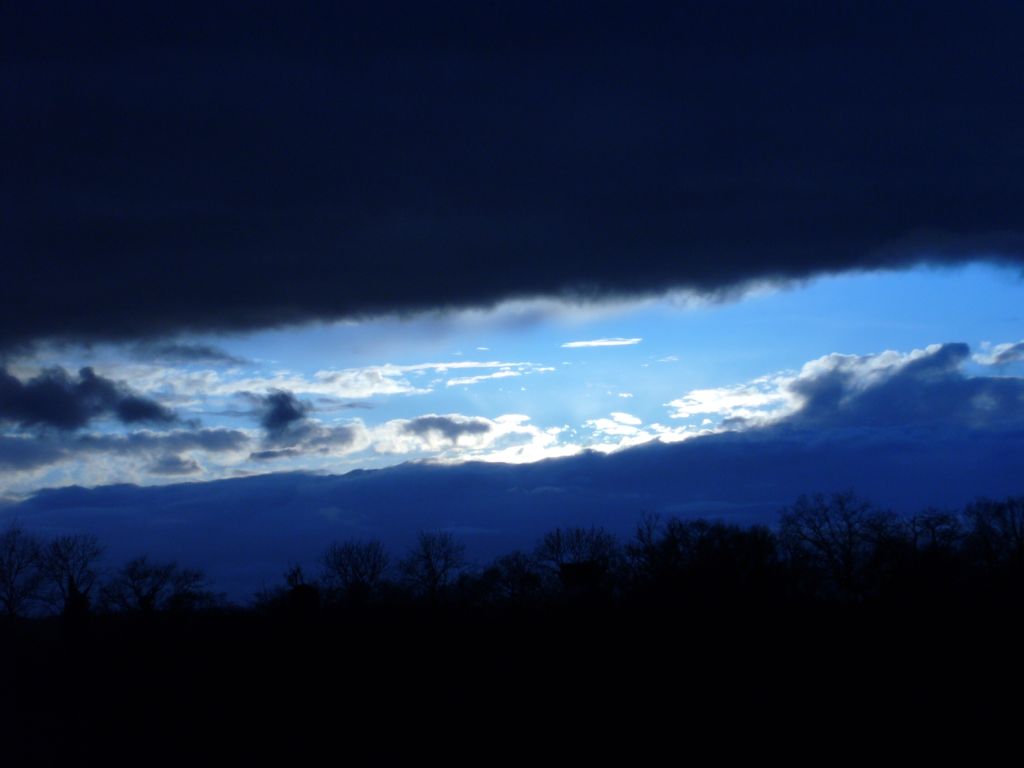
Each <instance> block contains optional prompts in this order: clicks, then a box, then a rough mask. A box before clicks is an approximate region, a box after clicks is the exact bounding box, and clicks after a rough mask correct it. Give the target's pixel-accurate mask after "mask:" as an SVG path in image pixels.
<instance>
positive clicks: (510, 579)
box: [481, 552, 543, 603]
mask: <svg viewBox="0 0 1024 768" xmlns="http://www.w3.org/2000/svg"><path fill="white" fill-rule="evenodd" d="M481 580H482V581H483V582H484V583H485V584H486V586H487V588H488V590H489V591H490V593H491V594H492V595H493V596H494V597H496V598H497V599H499V600H508V601H510V602H513V603H525V602H528V601H530V600H532V599H534V598H536V597H537V596H538V595H539V594H540V592H541V587H542V586H543V583H542V579H541V575H540V573H538V571H537V561H536V560H535V559H534V558H533V557H531V556H530V555H528V554H526V553H525V552H513V553H511V554H508V555H503V556H502V557H499V558H498V559H496V560H495V561H494V562H493V563H491V565H490V566H489V567H488V568H487V569H486V570H485V571H484V573H483V575H482V577H481Z"/></svg>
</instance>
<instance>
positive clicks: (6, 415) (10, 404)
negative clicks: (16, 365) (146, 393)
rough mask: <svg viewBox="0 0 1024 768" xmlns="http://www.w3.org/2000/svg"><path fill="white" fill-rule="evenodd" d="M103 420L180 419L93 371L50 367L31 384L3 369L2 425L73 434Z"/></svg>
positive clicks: (165, 421)
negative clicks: (10, 424)
mask: <svg viewBox="0 0 1024 768" xmlns="http://www.w3.org/2000/svg"><path fill="white" fill-rule="evenodd" d="M104 416H109V417H114V418H116V419H117V420H118V421H120V422H122V423H124V424H136V423H139V422H149V423H153V424H170V423H172V422H174V421H176V420H177V417H176V416H175V415H174V413H173V411H170V410H168V409H167V408H165V407H164V406H162V405H160V403H158V402H156V401H155V400H150V399H149V398H145V397H141V396H139V395H136V394H133V393H132V392H131V391H130V390H129V389H128V388H127V387H126V386H125V385H124V384H121V383H119V382H115V381H112V380H110V379H107V378H104V377H103V376H100V375H98V374H97V373H96V372H95V371H93V369H92V368H82V369H80V370H79V371H78V376H77V377H73V376H71V375H69V374H68V372H67V371H65V370H64V369H63V368H48V369H46V370H44V371H42V372H41V373H39V374H38V375H37V376H35V377H33V378H31V379H28V380H26V381H22V380H21V379H19V378H17V377H16V376H14V375H12V374H11V373H9V372H8V371H7V370H6V369H4V368H0V424H2V423H4V422H9V423H14V424H17V425H18V426H21V427H55V428H57V429H65V430H71V429H78V428H80V427H84V426H85V425H87V424H88V423H89V422H90V421H92V420H93V419H97V418H100V417H104Z"/></svg>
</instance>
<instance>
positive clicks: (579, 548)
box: [534, 527, 619, 596]
mask: <svg viewBox="0 0 1024 768" xmlns="http://www.w3.org/2000/svg"><path fill="white" fill-rule="evenodd" d="M534 556H535V557H536V559H537V562H539V563H541V564H543V565H546V566H547V567H548V568H549V569H550V570H551V571H553V572H555V573H557V575H558V579H559V582H560V583H561V585H562V588H563V589H564V590H565V591H566V592H568V593H569V594H571V595H576V596H585V595H586V596H592V595H594V594H596V593H598V592H600V591H602V590H603V589H604V588H605V587H606V586H607V581H608V577H609V575H610V574H611V573H612V571H613V569H614V567H615V565H616V564H617V562H618V559H619V545H618V542H616V540H615V536H613V535H612V534H611V533H609V532H608V531H606V530H604V529H603V528H595V527H591V528H556V529H555V530H553V531H550V532H548V533H546V534H545V535H544V538H543V539H541V541H540V544H538V545H537V550H536V552H535V553H534Z"/></svg>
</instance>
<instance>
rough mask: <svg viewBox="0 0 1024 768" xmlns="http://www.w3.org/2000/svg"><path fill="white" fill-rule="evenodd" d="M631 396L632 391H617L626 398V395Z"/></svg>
mask: <svg viewBox="0 0 1024 768" xmlns="http://www.w3.org/2000/svg"><path fill="white" fill-rule="evenodd" d="M632 396H633V393H632V392H619V397H623V398H627V397H632Z"/></svg>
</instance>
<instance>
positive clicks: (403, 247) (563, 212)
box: [0, 0, 1024, 347]
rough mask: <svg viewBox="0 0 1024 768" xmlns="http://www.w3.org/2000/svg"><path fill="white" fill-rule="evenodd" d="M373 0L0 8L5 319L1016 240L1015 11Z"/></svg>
mask: <svg viewBox="0 0 1024 768" xmlns="http://www.w3.org/2000/svg"><path fill="white" fill-rule="evenodd" d="M378 8H382V7H381V6H378V5H376V4H364V5H363V6H361V7H358V8H357V7H355V6H353V5H352V4H348V3H342V4H336V5H335V6H331V7H329V8H328V9H326V10H321V11H318V12H316V13H315V14H307V13H303V12H302V11H299V10H297V9H294V8H291V7H289V8H287V9H284V8H283V7H282V6H280V5H277V4H275V5H273V6H271V5H270V4H262V3H255V4H246V6H245V7H244V8H240V9H239V10H238V12H237V14H231V13H228V12H222V11H217V10H211V9H210V7H209V5H208V4H205V3H203V4H198V3H191V2H187V1H186V2H183V3H175V4H173V5H167V6H153V5H150V4H141V5H140V4H135V3H98V4H92V3H90V4H88V5H84V4H83V5H78V6H74V7H68V6H67V5H66V4H62V5H60V6H52V7H50V8H47V7H46V6H40V5H38V4H29V3H10V4H7V5H6V6H5V8H4V9H3V10H2V11H0V46H2V50H3V51H4V58H3V60H2V62H0V78H2V80H0V84H2V87H0V132H2V134H3V136H4V147H3V150H2V151H3V153H4V173H3V175H2V181H0V209H2V214H0V216H2V217H3V218H2V222H0V223H2V226H0V252H3V253H4V254H5V260H4V267H3V269H2V276H0V277H2V279H0V347H2V346H10V345H12V344H17V343H19V342H25V341H28V340H32V339H36V338H43V337H64V338H78V339H95V338H131V337H135V338H138V337H141V336H146V335H160V334H168V333H171V332H175V331H188V330H232V329H247V328H255V327H261V326H270V325H275V324H282V323H289V322H300V321H308V320H310V319H315V318H330V317H340V316H346V315H348V316H351V315H358V314H361V313H372V312H391V311H404V310H413V309H417V308H425V307H446V306H455V305H465V304H486V303H489V302H493V301H495V300H499V299H502V298H505V297H512V296H525V295H536V294H559V293H567V294H574V295H584V296H601V295H607V294H622V293H634V292H646V291H657V290H663V289H665V288H666V287H669V286H690V287H693V288H696V289H699V290H703V291H718V290H722V289H727V288H729V287H731V286H736V285H739V284H742V283H743V282H744V281H748V280H751V279H755V278H786V277H799V276H804V275H810V274H815V273H820V272H824V271H837V270H844V269H858V268H875V267H890V266H897V265H902V264H906V263H909V262H911V261H914V260H919V259H922V258H928V259H931V260H934V261H955V260H959V259H965V258H973V257H978V256H984V257H996V258H1001V259H1006V260H1012V261H1014V262H1015V263H1020V260H1021V256H1022V253H1024V235H1022V232H1021V229H1022V228H1021V224H1020V222H1021V221H1022V220H1024V154H1022V153H1021V152H1020V151H1019V146H1020V143H1019V126H1020V125H1021V123H1022V119H1024V102H1022V101H1021V100H1020V98H1019V94H1020V93H1021V92H1022V89H1024V47H1022V46H1021V45H1020V39H1019V35H1020V30H1021V29H1022V28H1024V5H1021V4H1018V3H1004V2H986V1H985V0H981V1H980V2H976V3H971V4H970V5H969V6H965V5H964V4H962V3H951V2H931V3H917V2H891V1H890V2H871V1H869V2H856V3H854V2H836V3H820V2H787V3H771V4H769V3H756V4H755V3H748V2H742V3H741V2H730V1H729V0H716V2H708V3H698V2H691V3H671V4H668V3H666V4H664V5H661V4H650V5H645V6H644V7H643V8H638V7H637V6H636V5H635V4H622V5H619V6H617V7H611V6H608V5H605V4H600V6H598V5H596V4H592V3H564V4H551V3H534V2H526V3H515V4H510V5H508V4H506V5H493V4H489V3H478V2H474V3H468V2H466V3H451V4H444V5H443V7H439V6H438V4H434V3H428V4H405V5H404V6H402V7H401V8H400V9H399V8H395V7H387V8H383V9H381V10H374V9H378ZM269 9H276V12H272V11H271V10H269Z"/></svg>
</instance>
